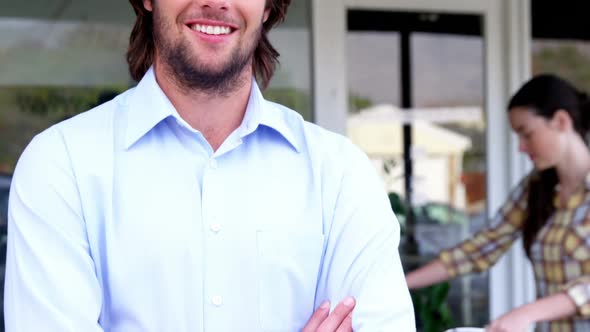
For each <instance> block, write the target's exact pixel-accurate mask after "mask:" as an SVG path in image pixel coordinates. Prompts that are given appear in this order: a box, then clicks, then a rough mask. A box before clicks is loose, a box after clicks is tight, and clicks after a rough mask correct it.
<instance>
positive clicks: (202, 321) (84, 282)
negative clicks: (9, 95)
mask: <svg viewBox="0 0 590 332" xmlns="http://www.w3.org/2000/svg"><path fill="white" fill-rule="evenodd" d="M130 2H131V4H132V5H133V8H134V10H135V13H136V14H137V21H136V24H135V27H134V29H133V31H132V35H131V38H130V45H129V50H128V54H127V59H128V62H129V68H130V72H131V75H132V76H133V77H134V78H135V79H137V80H139V81H140V82H139V84H138V85H137V87H135V88H133V89H130V90H129V91H127V92H125V93H123V94H121V95H119V96H118V97H116V98H115V99H114V100H112V101H110V102H107V103H105V104H103V105H101V106H98V107H97V108H95V109H92V110H90V111H88V112H85V113H83V114H81V115H79V116H77V117H74V118H72V119H69V120H67V121H64V122H62V123H59V124H57V125H55V126H53V127H51V128H49V129H48V130H46V131H44V132H43V133H41V134H39V135H37V136H36V137H35V138H34V139H33V141H32V142H31V143H30V144H29V146H28V147H27V149H26V150H25V152H24V153H23V155H22V156H21V158H20V160H19V162H18V166H17V168H16V171H15V174H14V178H13V182H12V188H11V194H10V207H9V236H8V255H7V274H6V285H5V292H6V293H5V294H6V296H5V310H6V311H5V316H6V329H7V331H85V332H87V331H88V332H91V331H124V332H134V331H174V332H182V331H212V332H213V331H215V332H216V331H304V332H313V331H323V332H333V331H337V332H344V331H352V330H353V329H354V330H355V331H370V332H373V331H403V332H410V331H414V330H415V327H414V318H413V317H414V315H413V309H412V304H411V301H410V297H409V293H408V289H407V286H406V284H405V279H404V276H403V272H402V268H401V264H400V261H399V255H398V253H397V245H398V242H399V225H398V223H397V220H396V218H395V216H394V215H393V213H392V211H391V208H390V206H389V202H388V199H387V196H386V194H385V192H384V190H383V186H382V184H381V182H380V180H379V178H378V176H377V175H376V173H375V171H374V169H373V167H372V165H371V163H370V162H369V160H368V159H367V157H366V156H365V155H364V154H363V153H362V152H361V151H359V150H358V149H357V148H355V147H354V146H353V145H352V144H351V143H350V142H349V141H347V140H346V139H345V138H343V137H341V136H339V135H336V134H333V133H330V132H328V131H326V130H323V129H321V128H319V127H317V126H315V125H313V124H310V123H307V122H305V121H304V120H303V119H302V118H301V116H299V115H298V114H297V113H295V112H294V111H292V110H289V109H287V108H285V107H283V106H281V105H278V104H275V103H272V102H269V101H266V100H265V99H264V98H263V97H262V94H261V92H260V89H259V84H260V86H262V87H266V86H267V85H268V82H269V80H270V79H271V77H272V74H273V72H274V68H275V65H276V63H277V58H278V53H277V52H276V50H275V49H274V48H273V47H272V45H271V44H270V42H269V40H268V38H267V33H268V32H269V30H270V29H271V28H272V27H273V26H275V25H276V24H277V23H279V22H281V21H282V20H283V18H284V16H285V14H286V11H287V8H288V6H289V3H290V0H143V1H141V0H130ZM39 165H42V167H40V166H39Z"/></svg>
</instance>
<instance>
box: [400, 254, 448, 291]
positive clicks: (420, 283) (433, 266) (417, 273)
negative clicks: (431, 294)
mask: <svg viewBox="0 0 590 332" xmlns="http://www.w3.org/2000/svg"><path fill="white" fill-rule="evenodd" d="M448 279H449V274H448V273H447V269H446V268H445V266H444V265H443V263H442V262H441V261H440V260H439V259H435V260H433V261H432V262H430V263H428V264H427V265H424V266H422V267H421V268H419V269H417V270H414V271H412V272H410V273H408V274H407V275H406V282H407V283H408V288H410V289H414V288H422V287H427V286H430V285H433V284H436V283H439V282H442V281H445V280H448Z"/></svg>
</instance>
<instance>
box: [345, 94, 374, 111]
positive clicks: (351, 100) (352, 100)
mask: <svg viewBox="0 0 590 332" xmlns="http://www.w3.org/2000/svg"><path fill="white" fill-rule="evenodd" d="M348 96H349V97H348V107H349V113H357V112H359V111H360V110H362V109H365V108H368V107H371V106H373V102H372V101H371V99H369V98H366V97H362V96H359V95H356V94H354V93H353V92H350V93H349V94H348Z"/></svg>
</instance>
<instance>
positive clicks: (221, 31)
mask: <svg viewBox="0 0 590 332" xmlns="http://www.w3.org/2000/svg"><path fill="white" fill-rule="evenodd" d="M191 29H193V30H196V31H199V32H202V33H205V34H208V35H214V36H217V35H228V34H229V33H230V32H231V29H230V28H229V27H222V26H218V25H201V24H195V25H193V26H192V27H191Z"/></svg>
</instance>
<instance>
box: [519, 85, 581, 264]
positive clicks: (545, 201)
mask: <svg viewBox="0 0 590 332" xmlns="http://www.w3.org/2000/svg"><path fill="white" fill-rule="evenodd" d="M517 107H526V108H528V109H529V110H530V111H531V112H534V113H535V114H536V115H538V116H542V117H544V118H546V119H551V118H552V117H553V115H554V114H555V112H556V111H558V110H564V111H566V112H567V113H568V114H569V116H570V117H571V119H572V124H573V126H574V129H575V130H576V132H577V133H578V134H579V135H580V136H581V137H582V138H583V139H584V141H587V140H586V138H587V137H586V136H587V134H588V132H589V131H590V103H589V100H588V96H587V95H586V94H585V93H583V92H580V91H578V90H577V89H576V88H575V87H574V86H572V85H571V84H570V83H568V82H566V81H565V80H563V79H561V78H559V77H557V76H555V75H551V74H542V75H538V76H535V77H533V78H532V79H531V80H530V81H528V82H526V83H525V84H524V85H523V86H522V87H521V88H520V89H519V90H518V91H517V92H516V94H514V96H513V97H512V98H511V99H510V102H509V103H508V111H509V112H510V111H511V110H513V109H514V108H517ZM558 181H559V179H558V177H557V172H556V170H555V168H549V169H546V170H542V171H539V173H538V174H537V176H533V177H531V179H530V182H529V187H528V200H527V202H528V204H527V214H526V220H525V222H524V226H523V230H522V233H523V240H524V241H523V242H524V243H523V245H524V249H525V251H526V253H527V255H528V256H529V257H530V256H531V245H532V244H533V242H534V241H535V238H536V236H537V234H538V233H539V231H540V230H541V228H542V227H543V226H544V225H545V224H546V223H547V221H548V220H549V218H550V217H551V215H552V214H553V213H554V212H555V206H554V204H553V199H554V197H555V187H556V185H557V183H558Z"/></svg>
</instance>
